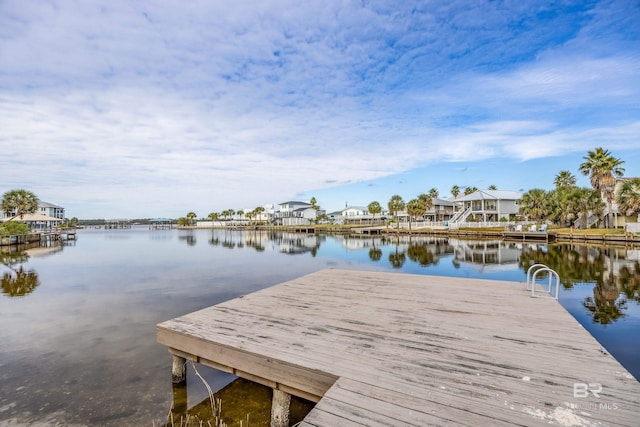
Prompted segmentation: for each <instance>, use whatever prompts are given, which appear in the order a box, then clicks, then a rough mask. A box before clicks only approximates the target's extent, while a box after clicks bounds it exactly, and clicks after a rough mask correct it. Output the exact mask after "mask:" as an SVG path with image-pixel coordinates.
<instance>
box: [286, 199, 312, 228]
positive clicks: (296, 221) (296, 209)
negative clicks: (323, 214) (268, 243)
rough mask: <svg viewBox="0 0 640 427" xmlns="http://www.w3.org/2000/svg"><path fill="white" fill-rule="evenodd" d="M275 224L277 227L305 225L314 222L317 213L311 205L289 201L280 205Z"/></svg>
mask: <svg viewBox="0 0 640 427" xmlns="http://www.w3.org/2000/svg"><path fill="white" fill-rule="evenodd" d="M278 206H279V208H280V209H279V211H278V212H277V214H276V219H275V223H276V224H278V225H307V224H311V223H313V222H315V220H316V218H317V215H318V212H317V211H316V210H315V209H314V208H312V207H311V203H307V202H299V201H289V202H284V203H280V204H279V205H278Z"/></svg>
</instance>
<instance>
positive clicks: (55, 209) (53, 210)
mask: <svg viewBox="0 0 640 427" xmlns="http://www.w3.org/2000/svg"><path fill="white" fill-rule="evenodd" d="M15 215H16V212H15V210H14V211H13V212H9V214H8V215H7V214H5V213H4V212H2V216H3V218H13V217H14V216H15ZM34 215H41V216H46V217H51V218H58V219H64V208H63V207H62V206H58V205H54V204H52V203H48V202H43V201H42V200H40V199H38V209H37V210H36V211H35V212H34Z"/></svg>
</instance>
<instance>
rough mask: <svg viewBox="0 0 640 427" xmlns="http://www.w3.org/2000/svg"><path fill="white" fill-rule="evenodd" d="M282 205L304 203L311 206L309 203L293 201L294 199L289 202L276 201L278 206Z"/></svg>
mask: <svg viewBox="0 0 640 427" xmlns="http://www.w3.org/2000/svg"><path fill="white" fill-rule="evenodd" d="M282 205H306V206H311V203H307V202H298V201H295V200H292V201H289V202H282V203H278V206H282Z"/></svg>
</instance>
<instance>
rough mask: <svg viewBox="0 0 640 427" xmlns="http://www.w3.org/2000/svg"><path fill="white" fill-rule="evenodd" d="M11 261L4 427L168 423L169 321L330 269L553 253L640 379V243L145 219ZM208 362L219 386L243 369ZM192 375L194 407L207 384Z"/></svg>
mask: <svg viewBox="0 0 640 427" xmlns="http://www.w3.org/2000/svg"><path fill="white" fill-rule="evenodd" d="M0 261H2V263H0V274H2V293H1V294H0V426H9V425H10V426H14V425H29V424H31V425H38V426H46V425H57V424H56V423H60V424H58V425H92V426H94V425H113V426H116V425H118V426H120V425H141V426H151V425H152V423H153V422H154V421H155V422H156V425H158V423H160V422H162V421H163V420H164V419H165V417H166V414H167V413H168V411H169V408H170V406H171V400H172V388H171V380H170V363H171V358H170V356H169V353H168V352H167V350H166V349H165V348H164V347H163V346H160V345H158V344H156V337H155V325H156V323H158V322H161V321H163V320H167V319H170V318H173V317H176V316H179V315H182V314H185V313H188V312H191V311H194V310H197V309H200V308H203V307H207V306H210V305H213V304H216V303H219V302H221V301H224V300H227V299H230V298H234V297H237V296H239V295H243V294H246V293H249V292H252V291H255V290H258V289H262V288H265V287H268V286H271V285H273V284H276V283H280V282H283V281H286V280H289V279H292V278H295V277H299V276H301V275H304V274H308V273H311V272H314V271H317V270H319V269H322V268H326V267H336V268H352V269H368V270H393V271H400V272H406V273H417V274H435V275H446V276H457V277H481V278H490V279H498V280H512V281H521V282H524V280H525V272H526V266H528V265H530V264H531V263H534V262H542V263H545V264H547V265H549V266H551V267H552V268H554V269H556V270H557V271H558V272H559V274H560V276H561V279H562V282H563V289H562V291H561V295H560V302H561V304H562V305H563V306H564V307H565V308H566V309H567V310H568V311H569V312H570V313H571V314H572V315H573V316H575V317H576V318H577V319H578V321H580V323H582V324H583V325H584V326H585V327H586V328H587V329H588V330H589V331H590V332H591V333H592V334H593V335H594V336H595V337H596V338H597V339H598V340H599V341H600V343H601V344H602V345H603V346H604V347H605V348H606V349H607V350H608V351H609V352H610V353H612V354H613V355H614V356H615V357H616V358H617V359H618V360H619V361H620V362H621V363H622V364H623V365H624V366H625V367H626V368H627V369H628V370H629V371H630V372H631V373H632V374H633V375H635V377H636V378H640V355H639V354H638V352H637V349H638V347H639V345H640V250H638V249H635V250H630V249H611V248H609V249H605V248H597V247H586V246H568V245H564V246H562V245H521V244H509V243H499V242H496V241H489V242H469V241H461V240H455V239H435V238H411V239H410V238H408V237H407V238H400V239H399V240H397V239H386V240H385V239H382V238H348V237H344V236H307V235H295V234H282V233H266V232H252V231H251V232H241V231H224V230H196V231H179V230H161V231H160V230H158V231H151V230H148V229H147V228H137V229H136V228H134V229H130V230H82V231H81V232H80V233H79V234H78V240H77V241H76V242H70V244H69V245H66V246H64V247H58V248H38V249H30V250H27V251H26V252H22V253H14V254H7V253H4V254H2V257H1V258H0ZM523 286H524V285H523ZM199 370H200V373H201V374H203V376H204V377H205V378H206V380H207V381H208V382H209V384H210V385H211V386H212V387H213V388H214V389H215V388H220V387H222V386H224V385H226V384H227V383H229V382H230V381H231V380H232V379H233V378H232V377H231V376H229V375H227V374H222V373H219V372H217V371H215V370H212V369H206V368H199ZM188 371H189V372H190V377H189V378H188V383H189V405H193V404H196V403H197V402H199V401H201V400H202V399H203V398H204V397H206V390H205V389H204V387H203V386H201V383H199V381H200V380H198V379H197V378H195V377H193V378H192V377H191V375H193V374H192V369H189V370H188ZM223 412H224V408H223Z"/></svg>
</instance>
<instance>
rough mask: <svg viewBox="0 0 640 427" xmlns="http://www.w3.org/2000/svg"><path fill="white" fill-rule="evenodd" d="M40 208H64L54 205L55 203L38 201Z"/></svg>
mask: <svg viewBox="0 0 640 427" xmlns="http://www.w3.org/2000/svg"><path fill="white" fill-rule="evenodd" d="M38 206H39V207H42V208H58V209H63V207H62V206H58V205H54V204H53V203H49V202H45V201H43V200H40V199H38Z"/></svg>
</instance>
